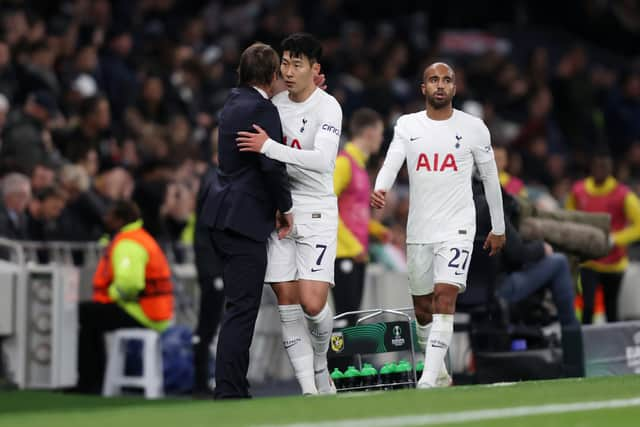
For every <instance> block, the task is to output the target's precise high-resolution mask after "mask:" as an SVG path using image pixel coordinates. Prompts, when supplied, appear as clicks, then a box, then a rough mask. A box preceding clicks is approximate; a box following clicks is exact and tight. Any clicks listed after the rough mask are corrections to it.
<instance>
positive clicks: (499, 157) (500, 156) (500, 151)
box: [493, 145, 527, 197]
mask: <svg viewBox="0 0 640 427" xmlns="http://www.w3.org/2000/svg"><path fill="white" fill-rule="evenodd" d="M493 154H494V156H495V159H496V166H497V167H498V174H499V176H500V185H502V188H503V189H504V191H506V192H507V193H509V194H511V195H512V196H521V197H527V189H526V188H525V186H524V183H523V182H522V180H521V179H520V178H518V177H516V176H512V175H511V174H509V172H507V167H508V165H509V152H508V150H507V148H506V147H504V146H501V145H497V146H495V147H494V148H493Z"/></svg>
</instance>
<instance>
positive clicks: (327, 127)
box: [322, 123, 340, 136]
mask: <svg viewBox="0 0 640 427" xmlns="http://www.w3.org/2000/svg"><path fill="white" fill-rule="evenodd" d="M322 130H326V131H328V132H332V133H335V134H336V135H338V136H340V129H338V128H337V127H335V126H332V125H330V124H327V123H323V124H322Z"/></svg>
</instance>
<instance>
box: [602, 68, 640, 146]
mask: <svg viewBox="0 0 640 427" xmlns="http://www.w3.org/2000/svg"><path fill="white" fill-rule="evenodd" d="M605 118H606V123H607V131H608V136H609V141H611V143H612V146H613V147H612V148H613V149H614V150H615V152H616V153H617V157H624V156H625V155H626V154H627V153H628V152H629V148H630V147H631V145H632V144H633V143H640V70H633V71H627V72H626V73H625V74H624V75H623V76H622V77H621V78H620V87H619V89H617V90H614V91H612V92H611V93H610V97H609V100H608V102H607V106H606V110H605Z"/></svg>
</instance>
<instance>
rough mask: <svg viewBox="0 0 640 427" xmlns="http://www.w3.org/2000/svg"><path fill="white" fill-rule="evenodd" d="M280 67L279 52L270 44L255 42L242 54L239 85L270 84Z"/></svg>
mask: <svg viewBox="0 0 640 427" xmlns="http://www.w3.org/2000/svg"><path fill="white" fill-rule="evenodd" d="M279 68H280V57H279V56H278V53H277V52H276V51H275V50H274V49H273V48H272V47H271V46H269V45H268V44H264V43H254V44H252V45H251V46H249V47H248V48H246V49H245V50H244V52H242V55H240V65H238V86H252V85H270V84H271V82H272V80H273V75H274V74H275V73H277V72H278V69H279Z"/></svg>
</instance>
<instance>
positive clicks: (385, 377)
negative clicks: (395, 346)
mask: <svg viewBox="0 0 640 427" xmlns="http://www.w3.org/2000/svg"><path fill="white" fill-rule="evenodd" d="M395 373H396V365H395V363H385V365H384V366H383V367H382V368H380V383H381V384H386V385H388V386H389V387H385V390H389V389H390V388H391V386H392V385H393V383H394V382H395V379H394V378H393V377H394V375H395Z"/></svg>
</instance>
